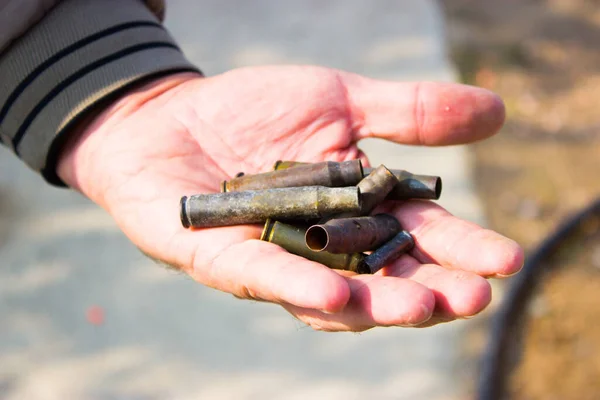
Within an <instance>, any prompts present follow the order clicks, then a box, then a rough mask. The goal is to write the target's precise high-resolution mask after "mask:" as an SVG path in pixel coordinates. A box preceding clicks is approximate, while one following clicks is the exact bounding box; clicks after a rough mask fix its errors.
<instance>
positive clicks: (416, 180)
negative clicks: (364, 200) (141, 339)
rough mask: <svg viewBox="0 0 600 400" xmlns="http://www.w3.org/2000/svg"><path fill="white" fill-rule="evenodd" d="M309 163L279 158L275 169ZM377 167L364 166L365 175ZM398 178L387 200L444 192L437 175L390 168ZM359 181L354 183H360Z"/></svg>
mask: <svg viewBox="0 0 600 400" xmlns="http://www.w3.org/2000/svg"><path fill="white" fill-rule="evenodd" d="M307 164H309V163H305V162H299V161H284V160H279V161H277V162H276V163H275V165H274V167H273V169H275V170H280V169H287V168H295V167H298V166H300V165H307ZM374 169H375V168H367V167H364V168H363V177H367V176H368V175H369V174H370V173H371V172H373V170H374ZM390 171H391V172H392V173H393V174H394V175H396V178H398V183H397V184H396V186H395V187H394V189H392V191H391V192H390V193H389V194H388V195H387V197H386V200H410V199H423V200H438V199H439V198H440V196H441V194H442V178H441V177H439V176H435V175H416V174H412V173H410V172H408V171H405V170H401V169H390ZM358 182H359V181H357V182H355V183H353V185H356V184H358Z"/></svg>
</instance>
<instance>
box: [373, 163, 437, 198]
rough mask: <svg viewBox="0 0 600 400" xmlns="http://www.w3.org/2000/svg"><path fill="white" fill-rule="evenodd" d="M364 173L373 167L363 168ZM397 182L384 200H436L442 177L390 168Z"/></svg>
mask: <svg viewBox="0 0 600 400" xmlns="http://www.w3.org/2000/svg"><path fill="white" fill-rule="evenodd" d="M363 170H364V173H365V175H368V174H370V173H371V172H372V171H373V168H363ZM390 171H391V172H392V173H393V174H394V175H395V176H396V178H397V179H398V183H397V184H396V186H394V188H393V189H392V190H391V191H390V193H389V194H388V195H387V196H386V200H409V199H423V200H438V199H439V198H440V196H441V194H442V178H440V177H439V176H434V175H415V174H411V173H410V172H408V171H404V170H401V169H391V170H390Z"/></svg>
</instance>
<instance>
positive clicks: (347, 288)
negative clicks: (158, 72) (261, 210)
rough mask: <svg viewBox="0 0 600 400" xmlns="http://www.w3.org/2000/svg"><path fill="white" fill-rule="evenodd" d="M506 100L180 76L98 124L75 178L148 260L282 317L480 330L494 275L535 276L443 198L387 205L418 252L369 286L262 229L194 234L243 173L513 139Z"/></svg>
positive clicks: (468, 92) (251, 77)
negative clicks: (377, 150) (367, 142)
mask: <svg viewBox="0 0 600 400" xmlns="http://www.w3.org/2000/svg"><path fill="white" fill-rule="evenodd" d="M504 112H505V111H504V105H503V103H502V101H501V100H500V99H499V98H498V97H497V96H496V95H494V94H493V93H491V92H489V91H487V90H483V89H479V88H474V87H470V86H465V85H459V84H448V83H430V82H419V83H402V82H385V81H377V80H372V79H368V78H365V77H362V76H359V75H355V74H351V73H347V72H343V71H338V70H332V69H327V68H321V67H312V66H265V67H253V68H244V69H238V70H233V71H230V72H227V73H225V74H222V75H218V76H214V77H209V78H204V77H201V76H199V75H196V74H192V73H184V74H175V75H171V76H168V77H163V78H161V79H158V80H155V81H153V82H150V83H147V84H144V85H142V86H139V87H137V88H135V89H134V90H131V91H129V92H128V93H127V94H126V95H124V96H122V97H121V98H119V99H118V100H116V101H115V102H114V103H112V104H111V105H110V106H108V107H106V108H105V109H103V110H101V111H100V112H98V113H97V114H96V115H94V116H93V117H92V118H89V119H88V120H87V121H85V122H84V123H82V124H81V125H80V126H79V127H78V128H77V129H76V132H73V136H72V139H71V140H70V142H69V143H68V144H67V146H66V147H65V149H64V150H63V151H62V153H61V157H60V159H59V164H58V174H59V176H60V177H61V178H62V179H63V180H64V181H65V182H66V183H67V184H68V185H69V186H71V187H72V188H74V189H76V190H79V191H80V192H81V193H83V194H84V195H85V196H87V197H89V198H90V199H91V200H93V201H94V202H96V203H97V204H99V205H100V206H101V207H103V208H104V209H105V210H106V211H107V212H108V213H110V215H111V216H112V217H113V218H114V219H115V220H116V222H117V224H118V225H119V227H120V228H121V229H122V230H123V232H124V233H125V234H126V235H127V236H128V237H129V239H130V240H131V241H132V242H133V243H134V244H135V245H137V246H138V247H139V248H140V249H141V250H142V251H143V252H144V253H146V254H147V255H149V256H150V257H152V258H154V259H157V260H159V261H161V262H164V263H166V264H169V265H171V266H174V267H175V268H178V269H179V270H181V271H183V272H185V273H187V274H189V275H190V276H191V277H192V278H193V279H195V280H196V281H197V282H199V283H201V284H204V285H206V286H209V287H212V288H215V289H218V290H221V291H225V292H228V293H231V294H233V295H234V296H236V297H239V298H244V299H255V300H261V301H267V302H272V303H276V304H280V305H281V306H282V307H284V308H285V309H286V310H287V311H288V312H290V313H291V314H292V315H294V316H295V317H296V318H298V319H299V320H301V321H303V322H304V323H306V324H307V325H309V326H311V327H312V328H314V329H318V330H326V331H363V330H366V329H370V328H373V327H376V326H419V327H426V326H432V325H435V324H437V323H440V322H448V321H452V320H454V319H460V318H466V317H471V316H473V315H475V314H477V313H479V312H480V311H482V310H483V309H484V308H485V307H486V306H487V305H488V303H489V302H490V300H491V289H490V285H489V283H488V282H487V280H486V279H485V278H491V277H496V278H499V277H505V276H510V275H512V274H514V273H516V272H518V271H519V270H520V268H521V267H522V265H523V251H522V249H521V248H520V246H519V245H518V244H517V243H515V242H514V241H512V240H510V239H508V238H505V237H503V236H501V235H499V234H497V233H495V232H493V231H490V230H487V229H483V228H481V227H479V226H477V225H475V224H473V223H471V222H467V221H464V220H461V219H458V218H456V217H454V216H452V215H451V214H450V213H448V212H447V211H445V210H444V209H443V208H441V207H440V206H438V205H436V204H435V203H433V202H430V201H408V202H402V203H399V202H396V203H389V204H384V205H382V206H381V207H380V208H379V209H376V210H375V212H379V211H381V210H384V211H386V212H390V213H392V214H394V215H395V216H396V217H397V218H398V219H399V221H400V222H401V224H402V226H403V227H404V229H406V230H408V231H409V232H410V233H411V234H412V235H413V236H414V238H415V242H416V247H415V249H414V250H413V251H412V253H411V254H410V255H405V256H403V257H401V258H400V259H399V260H398V261H396V262H395V263H393V264H392V265H389V266H387V267H386V268H384V269H383V270H381V271H379V272H378V273H377V274H375V275H353V274H350V273H348V272H340V271H335V270H331V269H329V268H326V267H324V266H322V265H320V264H318V263H315V262H312V261H309V260H306V259H303V258H301V257H298V256H295V255H292V254H290V253H288V252H286V251H285V250H283V249H282V248H280V247H278V246H276V245H274V244H271V243H267V242H262V241H260V240H258V239H259V236H260V232H261V229H262V227H261V226H258V225H246V226H232V227H219V228H210V229H199V230H188V229H184V228H183V227H182V225H181V222H180V220H179V211H178V205H179V199H180V198H181V196H183V195H190V194H196V193H210V192H218V191H219V184H220V182H222V181H223V180H226V179H230V178H231V177H232V176H234V175H235V174H236V173H238V172H239V171H244V172H245V173H247V174H248V173H258V172H264V171H268V170H269V169H270V168H271V167H272V165H273V163H274V161H275V160H278V159H285V160H299V161H308V162H317V161H323V160H332V161H344V160H350V159H355V158H361V159H362V160H363V162H364V163H365V165H368V160H367V158H366V157H365V155H364V154H363V153H362V152H361V151H360V150H359V149H358V147H357V142H358V141H359V140H361V139H364V138H368V137H378V138H382V139H386V140H389V141H393V142H397V143H403V144H408V145H424V146H442V145H452V144H464V143H469V142H474V141H477V140H481V139H484V138H487V137H489V136H491V135H493V134H495V133H497V132H498V130H499V129H500V128H501V126H502V124H503V122H504V117H505V115H504Z"/></svg>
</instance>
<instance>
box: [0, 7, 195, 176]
mask: <svg viewBox="0 0 600 400" xmlns="http://www.w3.org/2000/svg"><path fill="white" fill-rule="evenodd" d="M181 71H198V70H197V68H196V67H194V66H193V65H191V64H190V63H189V62H188V61H187V59H186V58H185V57H184V55H183V54H182V53H181V51H180V50H179V49H178V48H177V46H176V44H175V42H174V40H173V39H172V37H171V36H170V35H169V34H168V32H166V30H165V29H164V28H163V27H162V25H160V22H159V20H158V18H157V17H156V16H155V15H154V14H153V13H152V12H151V11H150V10H149V9H148V7H146V5H144V3H143V2H142V1H140V0H64V1H62V2H60V3H59V4H58V5H57V6H56V7H55V8H53V9H52V11H51V12H50V13H49V14H48V15H47V16H46V17H45V18H44V19H43V20H42V21H41V22H40V23H39V24H38V25H36V26H35V27H33V28H32V29H31V30H30V31H28V32H27V33H26V34H25V35H24V36H22V37H21V38H20V39H19V40H17V41H16V42H14V43H13V44H12V46H11V47H10V48H9V49H8V51H6V52H5V53H4V54H3V55H2V58H1V59H0V138H1V139H2V141H3V142H5V144H7V145H8V146H9V147H10V148H11V149H12V150H13V151H14V152H15V153H16V154H17V155H18V156H19V157H21V158H22V159H23V160H24V161H25V162H26V163H27V164H28V165H29V166H30V167H31V168H33V169H35V170H38V171H43V172H44V177H45V178H46V179H47V180H48V181H50V182H51V183H54V184H60V182H58V181H57V177H56V176H55V174H54V167H55V165H54V163H55V161H56V154H51V153H55V152H57V151H59V150H60V148H59V146H57V143H62V142H63V141H64V138H61V136H62V135H64V134H66V133H67V132H68V129H69V127H71V126H72V125H73V123H74V122H75V121H78V120H79V119H80V118H82V117H83V116H84V115H85V114H86V112H87V111H89V110H91V109H92V108H93V107H94V106H95V105H97V104H99V103H100V102H103V101H106V99H108V98H112V97H114V96H115V95H117V94H119V93H121V92H122V91H123V90H125V89H126V88H127V87H128V86H130V85H132V84H134V83H138V82H140V81H141V80H147V79H149V78H152V77H156V76H158V75H164V74H168V73H175V72H181ZM198 72H199V71H198ZM59 138H60V140H58V139H59Z"/></svg>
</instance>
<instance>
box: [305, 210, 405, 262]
mask: <svg viewBox="0 0 600 400" xmlns="http://www.w3.org/2000/svg"><path fill="white" fill-rule="evenodd" d="M401 229H402V228H401V226H400V222H398V220H397V219H396V218H395V217H393V216H392V215H389V214H378V215H375V216H371V217H356V218H340V219H333V220H330V221H328V222H326V223H325V224H322V225H313V226H311V227H310V228H308V230H307V231H306V236H305V239H306V246H307V247H308V248H310V249H311V250H313V251H317V252H319V251H327V252H329V253H335V254H337V253H352V252H361V251H368V250H375V249H377V248H378V247H379V246H381V245H382V244H384V243H386V242H387V241H388V240H390V239H391V238H392V237H394V236H395V235H396V234H397V233H398V232H400V230H401Z"/></svg>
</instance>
